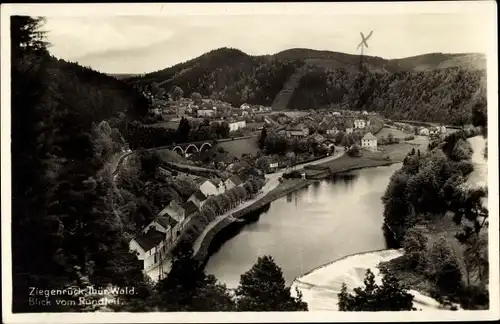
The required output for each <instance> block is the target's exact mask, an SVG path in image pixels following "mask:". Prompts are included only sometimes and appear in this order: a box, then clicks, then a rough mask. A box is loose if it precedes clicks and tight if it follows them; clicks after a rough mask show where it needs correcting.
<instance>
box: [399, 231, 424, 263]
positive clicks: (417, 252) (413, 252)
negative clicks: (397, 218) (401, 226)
mask: <svg viewBox="0 0 500 324" xmlns="http://www.w3.org/2000/svg"><path fill="white" fill-rule="evenodd" d="M427 241H428V239H427V237H426V236H425V228H424V227H423V226H415V227H412V228H410V229H409V230H408V231H407V232H406V234H405V236H404V239H403V243H402V246H403V249H404V251H405V259H406V260H408V262H409V264H408V266H409V267H410V268H412V269H416V270H417V271H423V270H424V269H425V267H426V266H427V261H428V260H427Z"/></svg>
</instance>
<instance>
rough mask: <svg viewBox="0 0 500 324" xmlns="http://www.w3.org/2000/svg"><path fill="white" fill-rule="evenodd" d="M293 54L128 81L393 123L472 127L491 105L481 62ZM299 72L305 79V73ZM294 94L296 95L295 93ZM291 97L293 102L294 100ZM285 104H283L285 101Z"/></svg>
mask: <svg viewBox="0 0 500 324" xmlns="http://www.w3.org/2000/svg"><path fill="white" fill-rule="evenodd" d="M359 63H360V56H359V55H351V54H344V53H338V52H330V51H317V50H311V49H303V48H294V49H289V50H286V51H282V52H279V53H277V54H274V55H264V56H250V55H247V54H245V53H243V52H242V51H240V50H237V49H229V48H221V49H217V50H213V51H211V52H209V53H206V54H204V55H202V56H200V57H198V58H195V59H192V60H190V61H187V62H185V63H181V64H177V65H175V66H173V67H170V68H167V69H164V70H160V71H157V72H153V73H148V74H145V75H142V76H136V77H132V78H129V79H126V80H127V82H129V83H131V84H135V85H139V86H140V87H146V88H147V87H150V86H151V85H152V84H154V85H155V86H158V85H159V86H160V87H162V88H165V90H166V91H170V90H171V89H172V88H173V87H174V86H179V87H181V89H182V90H183V91H184V96H190V95H191V93H193V92H198V93H200V94H201V95H202V96H204V97H212V98H214V99H220V100H223V101H226V102H230V103H231V104H233V105H240V104H242V103H244V102H247V103H250V104H262V105H271V104H272V102H273V100H274V98H276V96H277V95H278V94H279V93H280V91H282V90H283V91H285V90H284V87H285V85H287V84H288V85H289V84H290V82H288V83H287V81H288V80H290V79H294V78H295V79H299V80H300V81H299V82H294V83H293V87H292V88H290V86H288V88H287V89H286V92H287V93H289V95H287V96H288V98H286V100H284V102H283V103H282V104H281V105H279V107H275V109H299V110H309V109H318V108H325V107H328V106H331V105H332V104H333V105H334V106H335V105H336V106H337V107H339V105H340V108H342V107H344V108H350V109H363V110H368V111H376V112H379V113H381V114H383V115H384V116H386V117H388V118H395V119H397V118H401V119H403V118H404V119H416V120H423V121H435V122H444V123H448V124H460V123H467V122H469V121H470V120H469V119H470V116H471V107H472V106H473V105H475V104H476V103H477V102H479V104H481V105H485V102H486V97H485V91H484V89H480V88H481V87H480V85H481V83H485V77H486V76H485V66H486V59H485V56H484V55H483V54H477V53H465V54H444V53H431V54H425V55H418V56H414V57H408V58H402V59H390V60H388V59H384V58H380V57H373V56H364V57H363V65H364V68H365V72H366V73H365V75H367V77H366V78H364V77H362V76H363V75H362V74H361V73H360V72H359ZM299 72H300V73H299ZM289 88H290V89H289ZM290 94H291V95H290ZM281 101H283V100H281Z"/></svg>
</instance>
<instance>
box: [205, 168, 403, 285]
mask: <svg viewBox="0 0 500 324" xmlns="http://www.w3.org/2000/svg"><path fill="white" fill-rule="evenodd" d="M400 167H401V164H399V163H398V164H394V165H391V166H386V167H377V168H369V169H363V170H357V171H352V172H350V173H348V174H347V175H344V176H341V175H338V176H336V177H334V178H331V179H328V180H322V181H320V182H318V183H315V184H312V185H310V186H309V187H307V188H304V189H302V190H299V191H296V192H294V193H292V194H289V195H288V196H286V197H282V198H280V199H278V200H276V201H274V202H272V203H271V204H270V206H269V209H268V210H267V211H265V212H263V213H261V214H260V215H259V218H258V220H257V221H255V222H253V223H251V224H248V225H246V226H244V227H243V228H242V229H241V230H240V232H239V233H238V234H237V235H235V236H234V237H232V238H230V239H229V240H228V241H227V242H225V243H224V244H222V246H220V248H219V249H218V251H216V252H215V253H214V254H213V255H212V256H211V257H210V259H209V260H208V263H207V265H206V271H207V273H210V274H213V275H215V276H216V277H217V279H218V280H219V281H221V282H222V283H225V284H226V285H227V286H228V287H229V288H235V287H236V286H237V285H238V282H239V280H240V275H241V274H242V273H244V272H246V271H248V270H249V269H250V268H251V267H252V265H253V264H254V263H255V261H256V260H257V258H258V257H259V256H263V255H271V256H273V258H274V260H275V261H276V263H277V264H278V265H279V266H280V267H281V268H282V269H283V275H284V277H285V279H286V282H287V284H291V283H292V281H293V280H294V279H295V277H297V276H299V275H302V274H304V273H305V272H307V271H310V270H312V269H314V268H316V267H318V266H320V265H323V264H325V263H328V262H330V261H332V260H334V259H337V258H340V257H343V256H346V255H350V254H353V253H358V252H365V251H373V250H380V249H384V248H386V241H385V239H384V235H383V231H382V222H383V217H382V213H383V206H382V201H381V199H380V198H381V196H382V195H383V194H384V192H385V189H386V187H387V185H388V183H389V178H390V176H391V175H392V174H393V173H394V171H396V170H397V169H399V168H400Z"/></svg>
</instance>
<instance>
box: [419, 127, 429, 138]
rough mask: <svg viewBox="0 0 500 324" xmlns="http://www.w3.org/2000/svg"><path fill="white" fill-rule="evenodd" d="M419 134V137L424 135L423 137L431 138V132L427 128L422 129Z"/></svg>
mask: <svg viewBox="0 0 500 324" xmlns="http://www.w3.org/2000/svg"><path fill="white" fill-rule="evenodd" d="M418 134H419V135H422V136H429V134H430V132H429V130H428V129H427V128H425V127H422V128H420V130H419V131H418Z"/></svg>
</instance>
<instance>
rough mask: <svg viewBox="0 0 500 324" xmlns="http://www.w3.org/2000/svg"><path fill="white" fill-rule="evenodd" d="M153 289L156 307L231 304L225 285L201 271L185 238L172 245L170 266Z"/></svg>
mask: <svg viewBox="0 0 500 324" xmlns="http://www.w3.org/2000/svg"><path fill="white" fill-rule="evenodd" d="M156 290H157V292H158V302H157V304H158V308H159V310H160V311H177V312H179V311H188V312H196V311H198V312H203V311H212V312H214V311H231V310H233V306H234V303H233V300H232V299H231V295H230V294H229V291H228V289H227V288H226V287H225V286H224V285H221V284H219V283H217V280H216V279H215V277H214V276H212V275H208V276H207V275H206V274H205V272H204V271H203V267H202V265H201V263H200V262H199V261H198V260H196V259H194V257H193V250H192V248H191V244H190V243H189V242H187V241H181V242H179V244H178V245H177V246H176V248H175V249H174V251H173V256H172V268H171V270H170V272H169V273H168V275H167V277H166V278H165V279H162V280H160V281H159V282H158V284H157V286H156Z"/></svg>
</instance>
